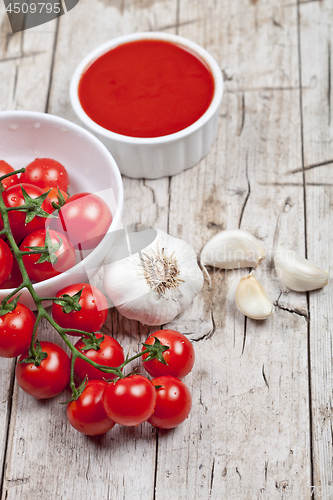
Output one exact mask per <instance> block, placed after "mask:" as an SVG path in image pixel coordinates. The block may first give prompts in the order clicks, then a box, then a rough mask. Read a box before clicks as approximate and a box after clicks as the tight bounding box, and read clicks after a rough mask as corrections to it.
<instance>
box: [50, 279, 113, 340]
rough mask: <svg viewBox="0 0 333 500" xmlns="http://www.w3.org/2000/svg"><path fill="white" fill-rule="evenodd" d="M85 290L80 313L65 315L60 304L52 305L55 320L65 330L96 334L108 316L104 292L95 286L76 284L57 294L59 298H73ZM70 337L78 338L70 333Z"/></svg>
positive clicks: (74, 312)
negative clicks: (65, 296)
mask: <svg viewBox="0 0 333 500" xmlns="http://www.w3.org/2000/svg"><path fill="white" fill-rule="evenodd" d="M82 288H83V291H82V294H81V298H80V300H79V305H80V306H81V309H80V311H72V312H70V313H65V312H64V311H63V308H62V307H61V306H59V305H58V304H54V303H53V305H52V316H53V319H54V320H55V321H56V322H57V323H58V324H59V325H60V326H62V327H63V328H76V329H77V330H84V331H86V332H96V331H97V330H99V329H100V328H102V326H103V325H104V323H105V320H106V317H107V315H108V303H107V300H106V298H105V297H104V295H103V294H102V292H100V291H99V290H98V288H96V287H95V286H92V285H88V284H87V283H76V284H75V285H69V286H66V288H63V289H62V290H60V292H58V293H57V297H61V296H62V295H65V294H67V295H70V296H71V297H72V296H73V295H75V294H76V293H78V292H79V291H80V290H81V289H82ZM68 335H73V336H75V337H77V336H78V335H77V334H76V333H71V332H68Z"/></svg>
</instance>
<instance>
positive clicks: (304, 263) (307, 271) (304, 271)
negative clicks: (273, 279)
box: [274, 247, 328, 292]
mask: <svg viewBox="0 0 333 500" xmlns="http://www.w3.org/2000/svg"><path fill="white" fill-rule="evenodd" d="M274 265H275V269H276V273H277V277H278V278H279V279H280V280H281V281H282V283H283V284H284V285H286V286H287V287H288V288H290V289H291V290H294V291H295V292H309V291H311V290H316V289H317V288H322V287H323V286H325V285H327V283H328V272H327V271H324V270H323V269H320V267H318V266H315V265H314V264H312V263H311V262H310V261H309V260H308V259H305V258H304V257H302V256H301V255H298V254H297V253H296V252H294V251H293V250H287V249H286V248H283V247H277V248H276V250H275V251H274Z"/></svg>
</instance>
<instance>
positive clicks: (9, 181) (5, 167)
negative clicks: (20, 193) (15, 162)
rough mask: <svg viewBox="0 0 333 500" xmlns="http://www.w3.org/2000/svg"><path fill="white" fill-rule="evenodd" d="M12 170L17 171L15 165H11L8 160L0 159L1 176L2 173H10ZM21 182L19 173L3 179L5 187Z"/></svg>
mask: <svg viewBox="0 0 333 500" xmlns="http://www.w3.org/2000/svg"><path fill="white" fill-rule="evenodd" d="M11 172H15V170H14V169H13V167H12V166H10V165H9V163H7V162H6V161H4V160H0V177H1V176H2V175H6V174H10V173H11ZM19 182H20V181H19V177H18V175H11V176H10V177H7V178H6V179H4V180H3V181H1V183H2V185H3V187H4V188H5V189H7V188H9V187H10V186H15V184H18V183H19Z"/></svg>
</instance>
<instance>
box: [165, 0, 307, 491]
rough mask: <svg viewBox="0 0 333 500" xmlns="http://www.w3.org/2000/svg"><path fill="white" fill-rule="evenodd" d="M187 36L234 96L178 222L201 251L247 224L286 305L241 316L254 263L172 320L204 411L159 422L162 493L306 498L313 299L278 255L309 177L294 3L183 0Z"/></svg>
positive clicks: (183, 188)
mask: <svg viewBox="0 0 333 500" xmlns="http://www.w3.org/2000/svg"><path fill="white" fill-rule="evenodd" d="M191 19H192V20H196V21H195V22H193V23H190V20H191ZM179 34H180V35H183V36H187V37H188V38H191V39H193V40H194V41H196V42H198V43H200V44H202V45H203V46H205V47H206V48H207V49H208V50H209V52H210V53H212V55H214V56H215V58H216V59H217V61H218V63H219V64H220V67H221V69H222V71H223V73H224V76H225V80H226V81H225V83H226V93H225V96H224V100H223V104H222V108H221V121H220V129H219V136H218V139H217V142H216V143H215V145H214V147H213V149H212V151H211V152H210V154H209V155H208V156H207V157H206V159H205V160H203V161H202V162H201V164H200V165H199V166H197V167H195V168H194V169H192V170H190V171H188V172H184V173H183V174H180V175H179V176H176V177H174V178H172V180H171V185H170V192H171V198H170V223H169V230H170V233H171V234H173V235H175V236H181V237H183V238H184V239H185V240H187V241H189V242H190V243H191V244H192V245H193V246H194V248H195V249H196V251H197V252H199V251H200V249H201V248H202V246H203V245H204V243H205V242H206V241H207V240H208V239H209V238H210V237H211V236H213V235H214V234H216V232H218V231H219V230H221V229H232V228H236V227H241V228H242V229H246V230H248V231H250V232H251V233H252V234H254V235H255V236H257V237H258V238H259V239H260V240H261V242H262V244H263V245H264V247H265V249H266V251H267V259H266V262H265V265H263V266H260V268H259V269H258V270H257V271H256V274H257V276H259V277H260V279H261V280H262V282H263V284H264V285H265V287H266V288H267V290H268V292H269V293H270V295H271V296H272V298H273V300H275V301H278V304H279V306H280V308H281V309H280V308H279V307H278V308H277V310H276V314H275V315H274V316H273V317H272V318H270V319H269V320H267V321H265V322H263V323H260V322H254V321H252V320H247V321H246V322H245V323H244V317H243V316H242V315H241V314H240V313H239V312H238V311H237V309H236V307H235V304H234V293H235V287H236V285H237V283H238V281H239V279H240V277H241V275H244V274H245V273H246V271H245V270H244V271H241V272H228V273H224V272H222V271H221V272H215V273H213V286H212V289H211V290H209V289H207V288H205V290H204V292H203V294H202V295H201V296H200V297H197V299H196V300H195V303H194V305H193V307H192V308H191V309H190V310H189V311H186V313H185V314H184V315H183V317H180V318H178V319H177V320H175V321H173V323H172V325H173V326H174V327H175V328H177V327H178V328H180V329H182V328H184V327H185V328H186V325H187V326H188V325H190V326H189V330H188V331H189V333H190V337H191V338H192V339H196V343H195V346H196V347H197V351H196V352H197V354H198V356H197V363H196V365H195V368H194V370H193V373H192V377H191V381H190V384H191V387H192V393H193V400H194V408H197V411H194V412H193V414H192V415H191V416H190V420H189V422H188V423H187V427H185V426H184V425H183V426H182V428H179V429H176V430H175V431H174V432H170V433H162V432H160V433H159V439H158V467H157V491H156V498H157V499H163V498H165V494H164V492H165V491H166V490H168V491H169V492H172V498H175V499H176V498H177V499H184V498H186V499H193V498H198V499H207V498H214V499H219V498H228V499H229V498H237V499H243V498H244V499H245V498H293V499H294V498H295V499H298V498H310V484H311V466H310V440H309V395H308V378H307V335H306V333H307V321H306V317H305V316H306V315H307V304H306V297H305V296H304V295H301V294H293V293H288V294H286V293H283V294H282V295H281V292H282V290H281V289H280V286H279V285H278V283H277V282H276V281H274V279H272V278H274V273H273V270H272V262H271V251H272V246H273V238H274V233H275V228H276V224H277V221H278V219H279V218H280V225H281V227H280V237H279V241H280V243H281V242H285V243H286V244H287V245H288V247H289V248H294V249H297V250H298V251H299V252H301V253H303V254H304V248H305V239H304V207H303V185H302V176H301V174H294V175H295V177H293V179H292V182H290V175H289V173H290V171H292V170H293V169H295V168H297V166H301V133H300V131H301V129H300V110H299V80H298V59H297V11H296V7H295V8H294V10H293V11H291V10H289V11H288V14H287V13H286V12H285V11H284V10H283V9H282V8H280V9H277V8H276V6H275V3H274V2H263V3H261V2H258V3H257V4H256V5H255V6H253V5H250V4H248V5H247V6H244V3H243V2H232V3H231V2H218V3H217V2H213V1H211V2H206V3H205V4H204V5H203V4H202V3H201V2H199V1H193V0H189V1H184V0H182V2H181V3H180V28H179ZM184 193H186V196H187V199H188V200H189V202H190V206H191V212H190V213H189V212H188V209H187V207H186V206H185V204H184V203H183V197H184ZM284 309H285V310H284ZM198 328H199V330H200V333H198ZM303 491H305V492H306V494H305V495H303V494H302V492H303Z"/></svg>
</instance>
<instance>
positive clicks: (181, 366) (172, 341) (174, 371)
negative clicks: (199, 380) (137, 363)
mask: <svg viewBox="0 0 333 500" xmlns="http://www.w3.org/2000/svg"><path fill="white" fill-rule="evenodd" d="M154 337H156V338H158V339H159V340H160V341H161V343H162V344H163V345H166V346H168V347H169V349H168V350H167V351H164V353H163V359H165V361H166V362H167V363H168V364H167V365H164V364H163V363H161V362H160V361H158V360H157V359H152V360H150V361H144V360H145V359H146V358H147V357H148V354H144V355H143V356H142V360H143V361H144V363H143V366H144V367H145V369H146V370H147V372H148V373H149V374H150V375H152V376H153V377H156V376H158V375H173V376H174V377H178V378H183V377H185V376H186V375H187V374H188V373H190V371H191V370H192V368H193V364H194V358H195V353H194V348H193V345H192V344H191V342H190V341H189V340H188V338H186V337H185V335H182V334H181V333H179V332H176V331H175V330H159V331H157V332H155V333H152V334H151V335H150V336H149V337H148V338H147V340H146V342H145V343H146V344H150V345H153V344H154V342H155V338H154ZM144 349H145V347H144V346H143V347H142V350H144Z"/></svg>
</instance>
